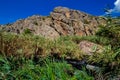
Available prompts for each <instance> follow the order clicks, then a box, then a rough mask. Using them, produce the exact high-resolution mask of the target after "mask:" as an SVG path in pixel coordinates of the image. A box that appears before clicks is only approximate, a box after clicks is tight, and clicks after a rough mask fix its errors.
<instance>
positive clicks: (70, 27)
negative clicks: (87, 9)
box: [4, 7, 106, 39]
mask: <svg viewBox="0 0 120 80" xmlns="http://www.w3.org/2000/svg"><path fill="white" fill-rule="evenodd" d="M105 22H106V21H105V20H104V19H103V18H100V17H95V16H92V15H90V14H86V13H84V12H80V11H78V10H72V9H68V8H65V7H56V8H55V9H54V11H53V12H51V14H50V16H38V15H34V16H32V17H28V18H26V19H23V20H18V21H16V22H15V23H13V24H10V25H6V27H4V30H5V31H7V32H14V33H17V34H19V33H23V32H24V30H25V29H29V30H30V31H31V32H32V33H34V34H36V35H40V36H44V37H46V38H51V39H54V38H57V37H59V36H61V35H79V36H87V35H93V34H95V31H97V29H98V25H104V24H105Z"/></svg>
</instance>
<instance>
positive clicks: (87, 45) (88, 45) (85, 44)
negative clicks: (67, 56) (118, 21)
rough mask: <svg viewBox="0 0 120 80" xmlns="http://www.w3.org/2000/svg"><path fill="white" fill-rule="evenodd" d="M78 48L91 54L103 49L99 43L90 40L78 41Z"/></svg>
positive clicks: (100, 51) (86, 53)
mask: <svg viewBox="0 0 120 80" xmlns="http://www.w3.org/2000/svg"><path fill="white" fill-rule="evenodd" d="M79 48H80V50H81V51H82V52H83V53H84V54H85V55H93V54H94V53H102V52H103V51H104V48H103V47H102V46H101V45H98V44H95V43H93V42H90V41H81V42H80V43H79Z"/></svg>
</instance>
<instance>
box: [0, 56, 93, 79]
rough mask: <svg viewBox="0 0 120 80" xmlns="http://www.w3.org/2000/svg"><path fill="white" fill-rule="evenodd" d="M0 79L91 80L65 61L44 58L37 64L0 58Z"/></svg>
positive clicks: (26, 60)
mask: <svg viewBox="0 0 120 80" xmlns="http://www.w3.org/2000/svg"><path fill="white" fill-rule="evenodd" d="M0 79H5V80H13V79H16V80H93V77H90V76H89V75H88V74H87V73H86V72H85V71H79V70H74V69H73V68H72V66H71V65H69V64H67V63H66V62H65V61H61V62H58V61H55V59H50V58H45V59H43V60H40V61H39V62H38V63H36V62H34V61H33V60H32V59H25V58H24V57H22V58H19V59H18V60H17V59H14V58H13V57H9V58H6V57H2V56H1V57H0Z"/></svg>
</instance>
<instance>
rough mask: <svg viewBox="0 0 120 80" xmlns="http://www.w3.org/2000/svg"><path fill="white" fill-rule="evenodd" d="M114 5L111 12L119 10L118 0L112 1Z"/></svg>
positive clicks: (119, 0) (119, 3)
mask: <svg viewBox="0 0 120 80" xmlns="http://www.w3.org/2000/svg"><path fill="white" fill-rule="evenodd" d="M114 5H115V7H114V9H112V12H120V0H116V2H115V3H114Z"/></svg>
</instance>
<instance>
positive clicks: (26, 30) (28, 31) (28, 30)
mask: <svg viewBox="0 0 120 80" xmlns="http://www.w3.org/2000/svg"><path fill="white" fill-rule="evenodd" d="M23 34H32V32H31V30H30V29H28V28H26V29H25V30H24V32H23Z"/></svg>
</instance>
